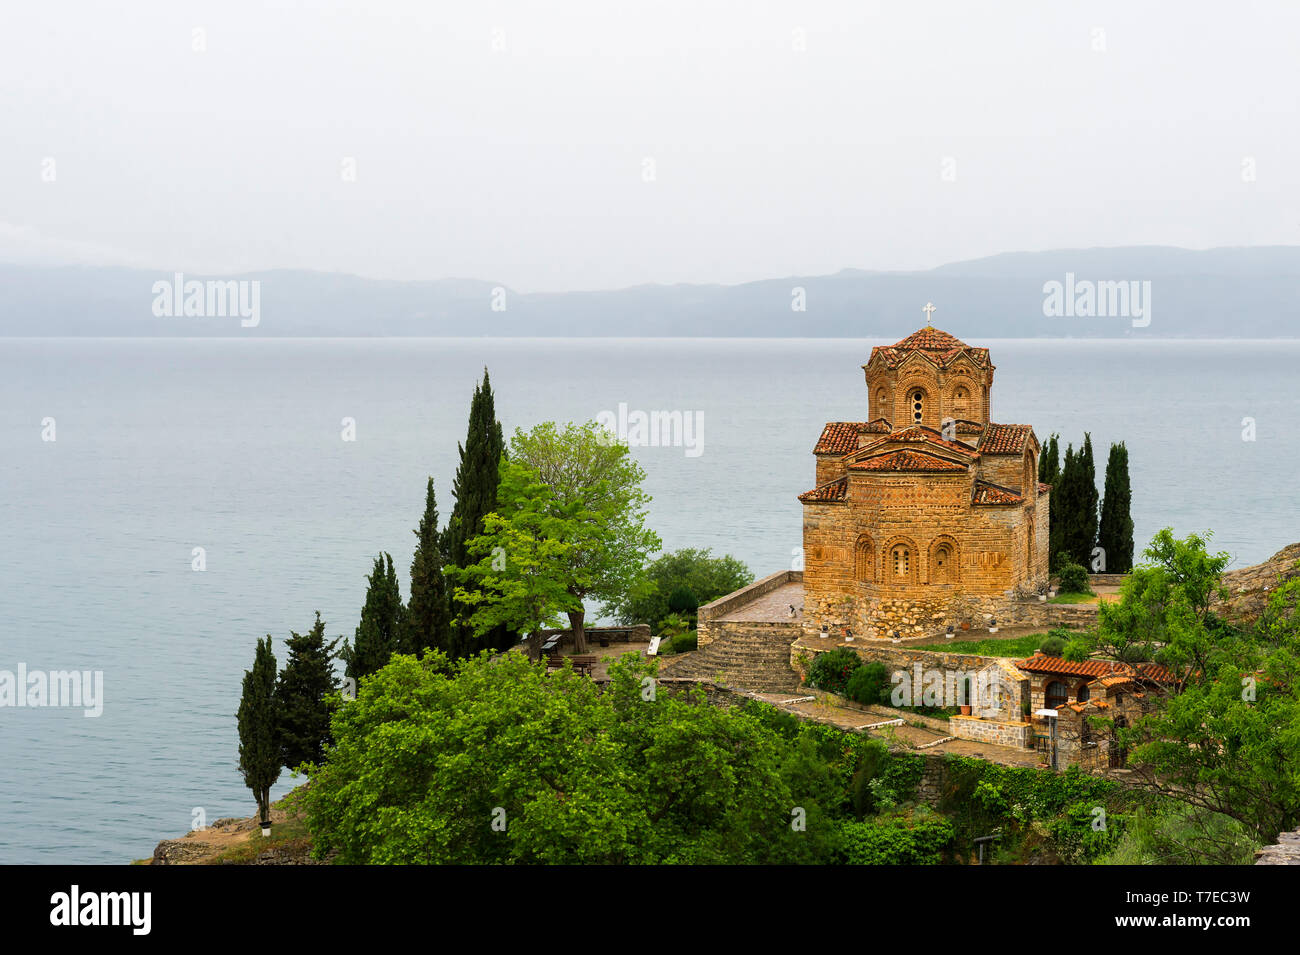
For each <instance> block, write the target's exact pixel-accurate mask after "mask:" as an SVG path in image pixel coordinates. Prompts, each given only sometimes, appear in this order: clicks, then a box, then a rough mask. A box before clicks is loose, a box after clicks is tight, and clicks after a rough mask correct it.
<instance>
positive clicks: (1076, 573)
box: [1058, 561, 1092, 594]
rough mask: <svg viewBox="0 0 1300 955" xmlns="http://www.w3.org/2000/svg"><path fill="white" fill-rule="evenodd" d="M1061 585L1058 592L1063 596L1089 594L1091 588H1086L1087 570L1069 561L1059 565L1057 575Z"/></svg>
mask: <svg viewBox="0 0 1300 955" xmlns="http://www.w3.org/2000/svg"><path fill="white" fill-rule="evenodd" d="M1058 576H1059V577H1060V580H1061V583H1060V586H1059V588H1058V589H1059V590H1060V592H1061V593H1063V594H1090V593H1092V588H1091V587H1089V586H1088V570H1087V568H1086V567H1083V566H1082V565H1080V564H1076V563H1074V561H1069V562H1067V563H1064V564H1062V565H1061V568H1060V571H1059V573H1058Z"/></svg>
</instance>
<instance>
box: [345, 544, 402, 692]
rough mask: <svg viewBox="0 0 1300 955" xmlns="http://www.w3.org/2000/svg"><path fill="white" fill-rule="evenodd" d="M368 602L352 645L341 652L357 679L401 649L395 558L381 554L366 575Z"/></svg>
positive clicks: (350, 671)
mask: <svg viewBox="0 0 1300 955" xmlns="http://www.w3.org/2000/svg"><path fill="white" fill-rule="evenodd" d="M367 580H368V581H369V586H368V587H367V589H366V603H365V606H363V607H362V608H361V621H360V622H359V623H358V624H357V632H356V635H355V636H354V637H353V641H352V643H351V645H345V646H344V647H343V652H342V653H341V654H339V655H340V656H341V657H342V658H343V659H344V660H345V661H346V662H347V674H348V676H350V677H352V679H354V680H356V681H357V682H360V681H361V678H362V677H365V676H370V674H372V673H374V672H375V671H376V670H379V669H382V668H383V667H384V665H385V664H387V663H388V658H389V657H391V656H392V655H393V654H394V653H395V652H397V651H398V650H399V649H400V648H401V637H402V617H403V608H402V594H401V590H400V589H399V588H398V585H397V573H396V571H394V570H393V558H392V557H390V556H389V555H388V554H386V553H385V554H381V555H380V556H378V557H376V558H375V566H374V569H373V570H372V571H371V572H370V576H369V577H368V578H367Z"/></svg>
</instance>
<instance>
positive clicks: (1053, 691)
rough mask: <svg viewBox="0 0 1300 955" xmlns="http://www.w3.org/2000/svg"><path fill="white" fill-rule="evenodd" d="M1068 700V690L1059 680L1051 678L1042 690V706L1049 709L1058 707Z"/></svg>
mask: <svg viewBox="0 0 1300 955" xmlns="http://www.w3.org/2000/svg"><path fill="white" fill-rule="evenodd" d="M1069 700H1070V690H1069V688H1068V687H1066V685H1065V684H1064V683H1062V682H1061V681H1060V680H1053V681H1052V682H1051V683H1049V684H1047V687H1046V688H1045V689H1044V690H1043V706H1045V707H1046V708H1047V709H1049V710H1055V709H1059V708H1061V707H1062V706H1064V705H1065V704H1066V703H1068V702H1069Z"/></svg>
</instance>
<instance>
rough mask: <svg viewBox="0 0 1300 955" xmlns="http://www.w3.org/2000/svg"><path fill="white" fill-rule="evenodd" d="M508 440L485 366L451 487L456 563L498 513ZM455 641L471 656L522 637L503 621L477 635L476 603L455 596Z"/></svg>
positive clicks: (446, 541) (446, 546) (446, 548)
mask: <svg viewBox="0 0 1300 955" xmlns="http://www.w3.org/2000/svg"><path fill="white" fill-rule="evenodd" d="M505 450H506V443H505V438H504V436H503V435H502V432H501V422H500V421H498V420H497V412H496V401H495V399H494V398H493V395H492V383H491V381H490V380H489V379H488V372H487V369H486V368H484V369H483V382H482V384H480V385H477V386H475V388H474V398H473V399H472V400H471V401H470V405H469V429H468V431H467V432H466V434H465V443H464V444H462V445H460V465H459V466H458V467H457V468H456V478H455V480H454V481H453V482H452V486H451V491H452V494H454V495H455V497H456V504H455V506H454V507H453V508H452V511H451V517H450V518H449V519H448V521H447V529H446V531H444V532H443V535H442V538H443V561H444V563H447V564H453V565H455V566H456V567H467V566H469V565H470V564H473V563H475V559H474V558H472V557H471V556H470V553H469V549H468V546H467V545H468V543H469V541H471V540H473V539H474V538H475V537H478V536H479V535H480V534H482V533H483V518H484V517H485V516H486V515H488V514H490V513H492V511H493V509H494V508H495V507H496V504H497V484H498V482H499V481H500V479H501V478H500V466H501V456H502V455H503V454H505ZM451 611H452V616H453V617H454V618H455V623H454V624H453V626H452V640H451V643H452V646H451V653H450V654H449V655H451V656H453V657H460V656H468V655H470V654H472V653H473V652H475V650H476V649H477V648H479V647H485V646H486V647H490V648H493V649H505V648H506V647H508V646H511V645H512V644H514V643H515V642H516V639H517V638H516V635H514V634H512V633H510V632H509V631H507V630H506V628H505V627H497V628H496V629H494V630H492V631H491V632H489V633H487V634H485V635H484V636H483V638H482V640H480V641H475V640H474V637H473V631H472V630H470V628H469V627H468V626H467V625H466V624H465V623H464V620H465V619H467V618H468V616H469V614H470V613H472V608H469V607H467V606H465V605H464V604H462V603H460V602H459V601H457V600H455V599H454V598H452V600H451Z"/></svg>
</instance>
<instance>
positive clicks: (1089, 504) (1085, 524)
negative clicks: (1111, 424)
mask: <svg viewBox="0 0 1300 955" xmlns="http://www.w3.org/2000/svg"><path fill="white" fill-rule="evenodd" d="M1097 501H1098V494H1097V465H1096V464H1095V463H1094V461H1093V457H1092V435H1091V434H1089V433H1088V432H1086V431H1085V432H1084V435H1083V449H1082V450H1081V451H1080V452H1079V504H1078V507H1079V517H1078V521H1079V538H1080V541H1079V556H1078V557H1076V558H1075V560H1076V561H1077V562H1078V563H1080V564H1082V565H1083V566H1084V567H1086V568H1088V570H1089V572H1091V571H1092V549H1093V548H1094V547H1096V546H1097Z"/></svg>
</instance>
